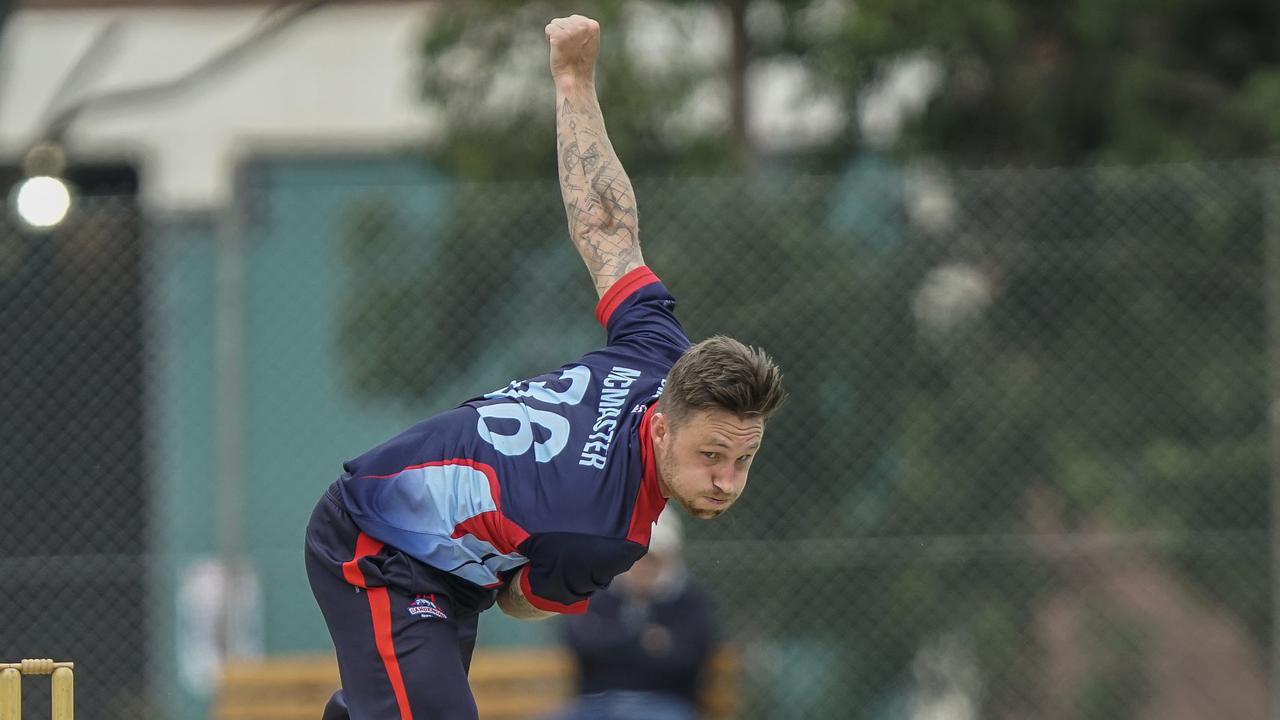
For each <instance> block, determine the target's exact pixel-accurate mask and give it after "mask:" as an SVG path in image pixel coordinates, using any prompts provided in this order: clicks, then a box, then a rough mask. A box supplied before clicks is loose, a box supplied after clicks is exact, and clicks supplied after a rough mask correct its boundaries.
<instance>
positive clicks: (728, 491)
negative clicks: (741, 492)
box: [711, 470, 733, 495]
mask: <svg viewBox="0 0 1280 720" xmlns="http://www.w3.org/2000/svg"><path fill="white" fill-rule="evenodd" d="M711 486H712V487H714V488H715V489H716V490H718V491H720V492H721V493H723V494H725V495H732V494H733V473H731V472H726V471H723V470H717V471H714V472H712V473H711Z"/></svg>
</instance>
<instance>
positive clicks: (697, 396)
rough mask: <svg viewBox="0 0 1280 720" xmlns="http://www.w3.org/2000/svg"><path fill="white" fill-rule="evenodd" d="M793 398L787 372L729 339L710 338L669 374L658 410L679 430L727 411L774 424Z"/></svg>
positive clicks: (762, 354)
mask: <svg viewBox="0 0 1280 720" xmlns="http://www.w3.org/2000/svg"><path fill="white" fill-rule="evenodd" d="M786 397H787V393H786V391H784V390H783V389H782V371H781V370H779V369H778V366H777V364H776V363H774V361H773V358H771V357H769V355H768V354H766V353H765V352H764V351H763V350H761V349H759V348H754V347H748V346H746V345H743V344H742V343H740V342H738V341H737V340H734V339H733V338H729V337H725V336H723V335H716V336H714V337H709V338H707V339H706V340H703V341H702V342H700V343H698V344H697V345H694V346H693V347H691V348H689V349H688V350H686V351H685V352H684V354H683V355H681V356H680V359H679V360H677V361H676V364H675V365H674V366H673V367H672V368H671V372H669V373H667V385H666V388H665V389H664V390H663V391H662V399H661V400H659V402H658V405H659V407H658V409H659V410H660V411H662V412H663V413H665V414H666V415H667V417H668V418H669V419H670V422H671V423H672V424H673V425H679V424H680V423H681V422H683V421H684V420H685V419H686V418H687V417H688V416H689V415H690V414H691V413H693V412H695V411H698V410H727V411H729V412H731V413H733V414H735V415H737V416H738V417H760V418H764V419H768V417H769V416H770V415H772V414H773V412H774V411H775V410H777V409H778V406H780V405H782V401H783V400H785V399H786Z"/></svg>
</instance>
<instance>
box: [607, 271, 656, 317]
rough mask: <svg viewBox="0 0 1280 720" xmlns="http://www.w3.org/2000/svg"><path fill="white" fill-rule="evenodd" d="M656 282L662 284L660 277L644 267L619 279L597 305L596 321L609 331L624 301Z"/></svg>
mask: <svg viewBox="0 0 1280 720" xmlns="http://www.w3.org/2000/svg"><path fill="white" fill-rule="evenodd" d="M656 282H660V281H659V280H658V276H657V275H654V274H653V271H652V270H650V269H649V268H648V267H646V266H644V265H641V266H640V267H638V268H636V269H635V270H632V271H631V272H629V273H627V274H626V275H623V276H622V277H620V278H618V281H617V282H615V283H614V284H613V286H612V287H610V288H609V289H608V291H606V292H605V294H604V297H602V298H600V302H599V304H597V305H596V320H597V321H598V322H599V323H600V325H601V326H602V327H604V328H605V329H606V330H607V329H608V328H609V319H610V318H612V317H613V312H614V311H615V310H617V309H618V306H619V305H621V304H622V301H624V300H626V299H627V298H629V297H631V295H632V293H634V292H635V291H637V290H639V289H640V288H642V287H645V286H648V285H652V284H654V283H656Z"/></svg>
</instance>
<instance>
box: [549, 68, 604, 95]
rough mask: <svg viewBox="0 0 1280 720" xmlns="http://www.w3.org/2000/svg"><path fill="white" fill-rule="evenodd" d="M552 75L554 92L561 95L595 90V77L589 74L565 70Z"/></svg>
mask: <svg viewBox="0 0 1280 720" xmlns="http://www.w3.org/2000/svg"><path fill="white" fill-rule="evenodd" d="M553 77H554V79H555V83H556V92H558V93H560V94H562V95H568V94H570V93H575V92H583V91H588V92H595V91H596V82H595V77H593V76H591V75H583V74H581V73H571V72H566V73H561V74H558V75H554V76H553Z"/></svg>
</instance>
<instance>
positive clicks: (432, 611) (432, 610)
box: [409, 593, 449, 619]
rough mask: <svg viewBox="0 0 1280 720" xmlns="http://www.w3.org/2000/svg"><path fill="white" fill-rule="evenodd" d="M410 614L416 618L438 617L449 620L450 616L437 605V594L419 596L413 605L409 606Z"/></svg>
mask: <svg viewBox="0 0 1280 720" xmlns="http://www.w3.org/2000/svg"><path fill="white" fill-rule="evenodd" d="M409 614H410V615H412V616H414V617H424V616H426V617H438V618H441V619H448V617H449V616H448V615H445V614H444V611H443V610H441V609H440V606H439V605H436V596H435V594H434V593H433V594H431V595H419V596H417V597H415V598H414V599H413V604H412V605H410V606H409Z"/></svg>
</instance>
